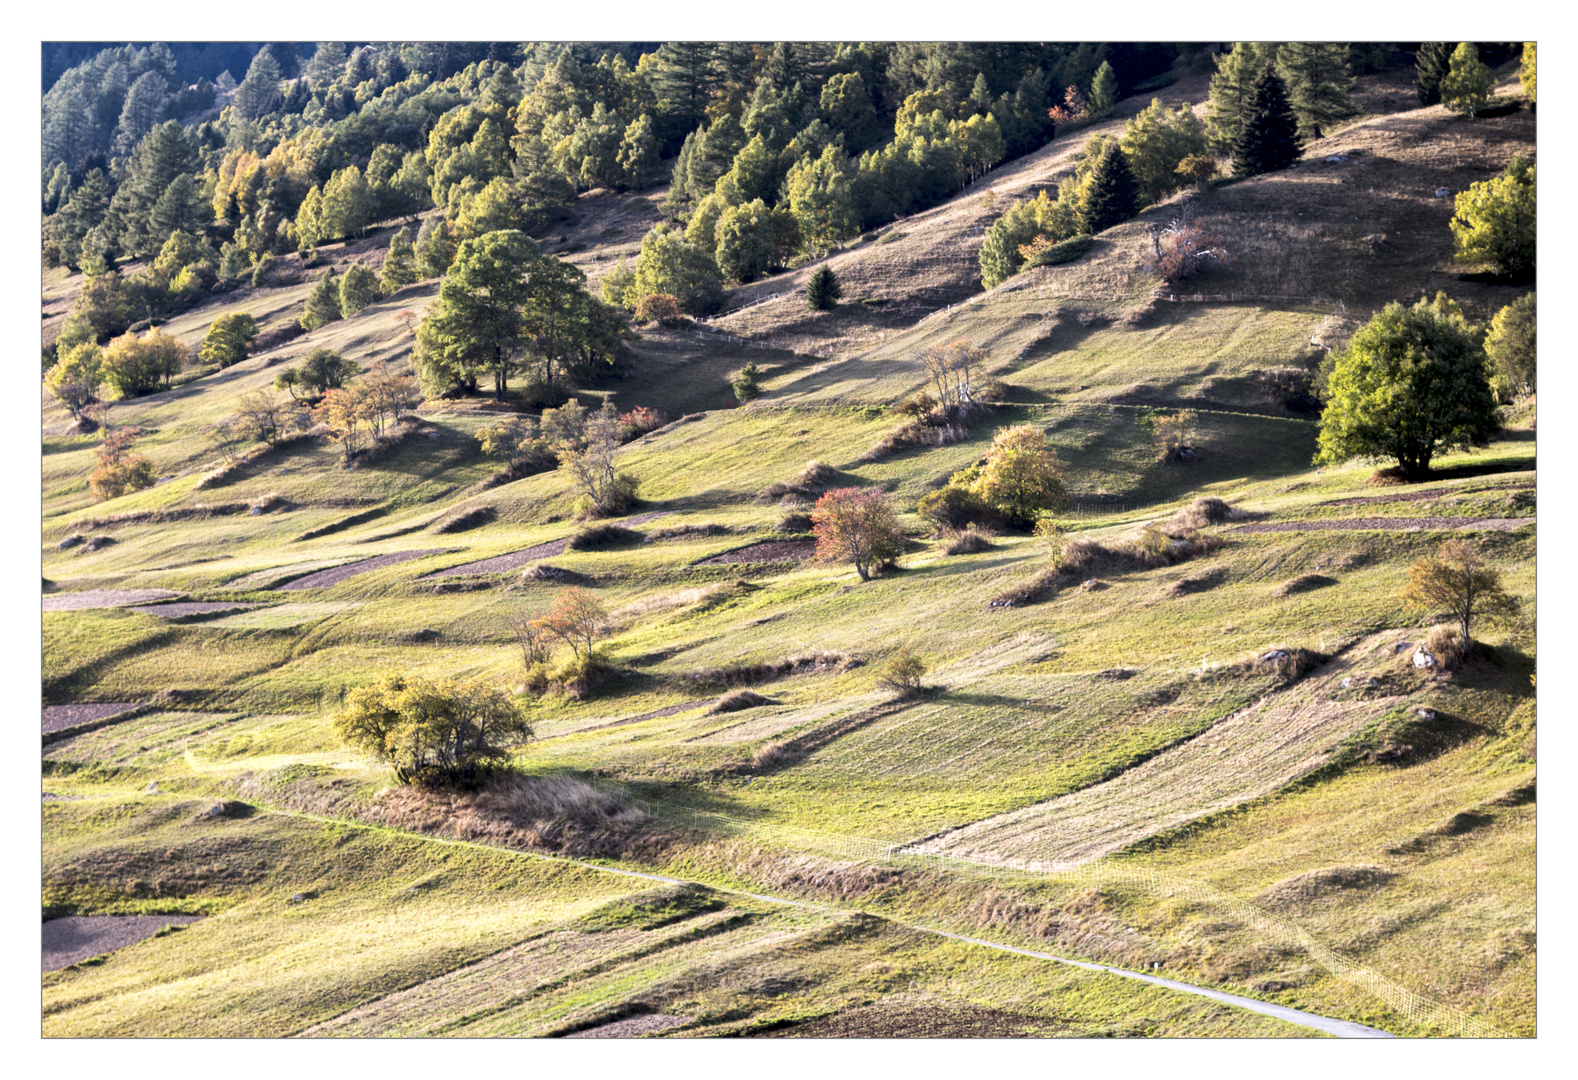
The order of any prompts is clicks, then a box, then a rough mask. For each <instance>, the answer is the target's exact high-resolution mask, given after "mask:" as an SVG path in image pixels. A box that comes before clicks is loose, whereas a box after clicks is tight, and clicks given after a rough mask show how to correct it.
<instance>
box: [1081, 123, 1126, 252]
mask: <svg viewBox="0 0 1578 1080" xmlns="http://www.w3.org/2000/svg"><path fill="white" fill-rule="evenodd" d="M1139 208H1140V205H1139V185H1138V184H1136V183H1135V180H1134V173H1133V171H1132V170H1131V169H1130V168H1129V159H1128V158H1127V157H1125V156H1124V153H1123V150H1122V148H1121V147H1120V146H1119V145H1118V140H1117V139H1108V140H1107V142H1106V145H1105V146H1103V147H1102V150H1101V156H1100V157H1099V158H1097V160H1096V165H1095V168H1093V169H1092V170H1091V174H1090V179H1089V180H1088V181H1086V184H1085V197H1084V199H1083V200H1081V203H1080V207H1079V231H1080V232H1082V233H1089V234H1090V235H1092V236H1094V235H1095V234H1096V233H1099V232H1101V231H1102V230H1104V229H1110V228H1111V227H1112V226H1114V225H1117V224H1119V223H1120V222H1124V221H1127V220H1129V218H1131V217H1133V216H1134V215H1135V213H1136V212H1137V211H1138V210H1139Z"/></svg>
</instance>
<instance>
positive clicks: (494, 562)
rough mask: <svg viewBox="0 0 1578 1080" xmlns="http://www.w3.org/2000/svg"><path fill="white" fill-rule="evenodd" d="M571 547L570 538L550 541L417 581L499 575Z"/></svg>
mask: <svg viewBox="0 0 1578 1080" xmlns="http://www.w3.org/2000/svg"><path fill="white" fill-rule="evenodd" d="M569 546H570V538H569V537H568V536H566V537H564V538H563V539H561V540H549V541H548V542H547V543H546V544H538V545H537V546H536V547H529V548H525V549H524V550H521V551H512V552H510V553H509V554H508V555H495V556H493V557H492V558H491V559H478V560H477V561H476V562H468V563H461V564H460V565H459V566H451V567H448V568H446V569H444V570H435V571H433V572H432V573H431V574H423V575H422V576H421V577H420V578H418V579H417V580H419V581H431V580H432V579H433V578H440V577H454V576H455V575H456V574H499V573H503V572H504V571H505V570H516V569H519V568H520V567H522V566H525V565H526V564H527V563H529V562H536V561H537V560H538V559H546V558H549V557H551V556H554V555H563V554H564V551H565V548H567V547H569Z"/></svg>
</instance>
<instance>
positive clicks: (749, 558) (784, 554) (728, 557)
mask: <svg viewBox="0 0 1578 1080" xmlns="http://www.w3.org/2000/svg"><path fill="white" fill-rule="evenodd" d="M815 554H816V541H815V540H765V541H763V542H762V543H760V544H752V545H751V546H750V547H742V548H736V549H735V550H733V551H725V552H724V553H723V554H721V555H714V556H712V557H711V558H710V559H702V560H701V561H700V562H698V563H696V564H695V565H697V566H720V565H724V564H726V563H771V562H803V561H805V560H806V559H809V558H811V557H812V556H814V555H815Z"/></svg>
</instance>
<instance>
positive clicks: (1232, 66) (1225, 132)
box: [1205, 41, 1278, 150]
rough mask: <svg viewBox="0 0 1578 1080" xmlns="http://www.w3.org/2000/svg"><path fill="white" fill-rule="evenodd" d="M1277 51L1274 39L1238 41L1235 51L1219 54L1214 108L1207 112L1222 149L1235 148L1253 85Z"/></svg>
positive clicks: (1213, 80) (1213, 135)
mask: <svg viewBox="0 0 1578 1080" xmlns="http://www.w3.org/2000/svg"><path fill="white" fill-rule="evenodd" d="M1277 51H1278V48H1277V45H1276V44H1275V43H1274V42H1265V41H1260V42H1256V41H1236V42H1234V43H1233V48H1232V51H1231V52H1228V53H1225V54H1223V55H1221V56H1218V57H1217V58H1216V74H1214V75H1212V76H1211V97H1210V102H1209V110H1210V111H1209V112H1207V113H1206V118H1205V124H1206V130H1207V131H1209V132H1210V134H1211V143H1212V145H1214V146H1215V147H1216V148H1217V149H1218V150H1230V149H1231V148H1232V146H1233V140H1234V139H1235V138H1236V137H1237V136H1238V127H1239V123H1240V117H1242V116H1243V113H1244V99H1245V98H1247V97H1248V96H1249V88H1250V87H1251V86H1252V85H1254V82H1255V76H1256V75H1258V74H1259V73H1260V69H1261V68H1263V67H1265V66H1266V62H1267V61H1269V60H1274V59H1275V58H1276V55H1277Z"/></svg>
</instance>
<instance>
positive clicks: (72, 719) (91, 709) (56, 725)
mask: <svg viewBox="0 0 1578 1080" xmlns="http://www.w3.org/2000/svg"><path fill="white" fill-rule="evenodd" d="M142 706H143V703H142V702H140V701H120V702H115V703H114V704H109V705H45V706H44V730H45V731H61V730H63V729H65V728H69V727H76V726H77V725H78V724H91V723H92V722H93V721H95V720H107V719H109V718H110V717H112V716H116V715H118V714H120V713H123V712H129V711H130V710H132V709H140V708H142Z"/></svg>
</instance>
